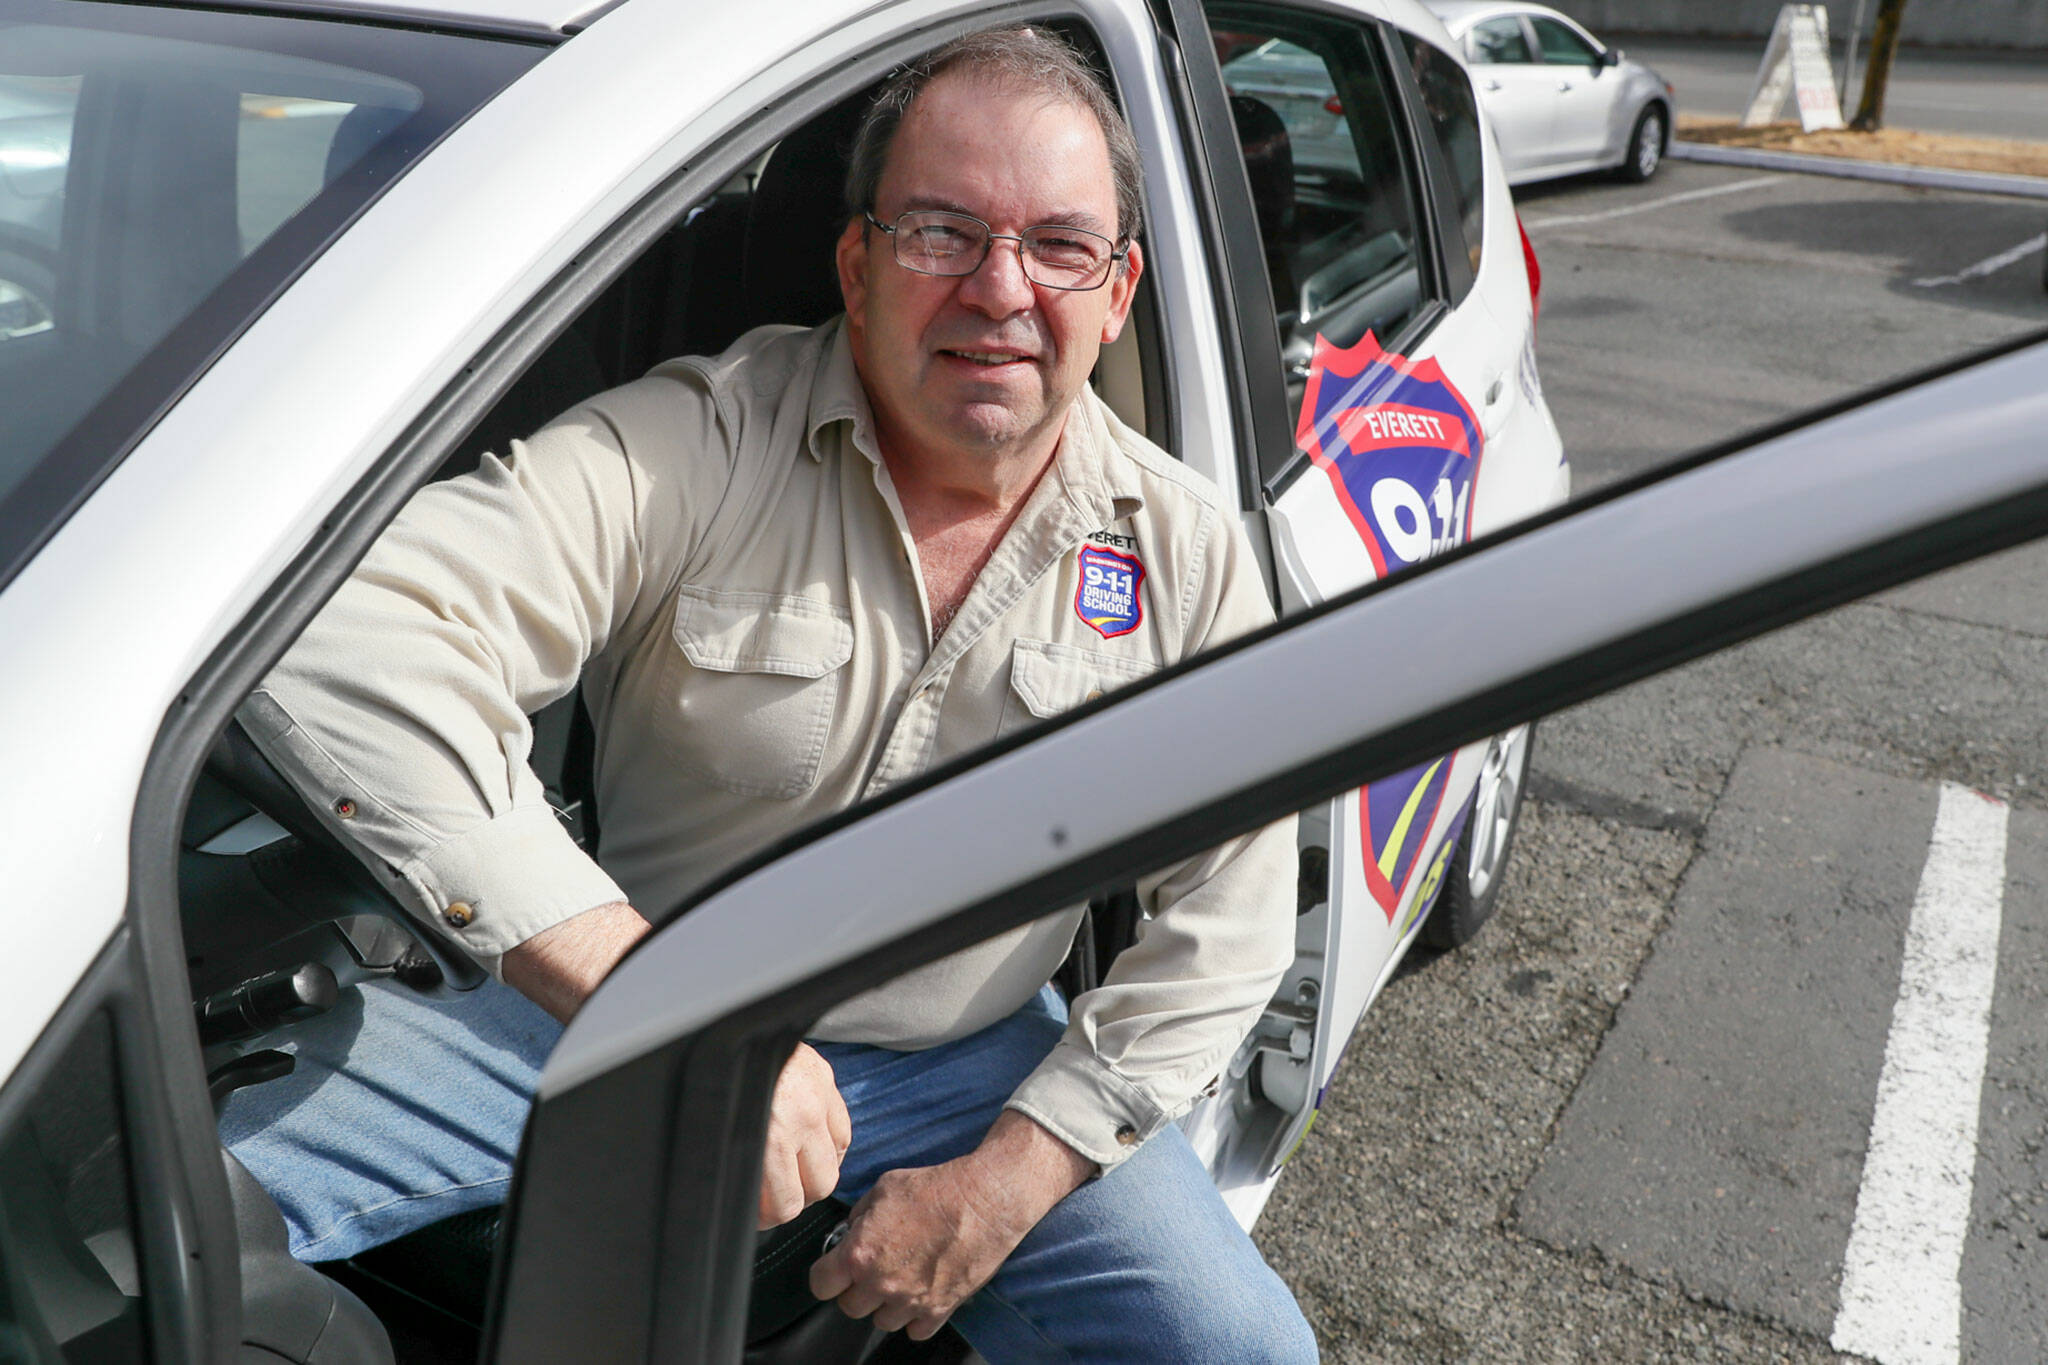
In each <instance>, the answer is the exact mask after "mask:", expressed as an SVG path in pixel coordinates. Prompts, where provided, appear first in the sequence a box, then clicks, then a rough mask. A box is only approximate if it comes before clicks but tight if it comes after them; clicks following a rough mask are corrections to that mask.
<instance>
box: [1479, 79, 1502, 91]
mask: <svg viewBox="0 0 2048 1365" xmlns="http://www.w3.org/2000/svg"><path fill="white" fill-rule="evenodd" d="M1483 88H1484V89H1487V90H1498V89H1500V82H1499V81H1488V82H1487V83H1486V85H1485V86H1484V87H1483Z"/></svg>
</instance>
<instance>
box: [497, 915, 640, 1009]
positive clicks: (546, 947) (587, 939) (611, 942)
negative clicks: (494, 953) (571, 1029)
mask: <svg viewBox="0 0 2048 1365" xmlns="http://www.w3.org/2000/svg"><path fill="white" fill-rule="evenodd" d="M646 932H647V921H646V920H644V919H642V918H640V912H639V911H637V910H635V909H634V908H633V907H632V906H630V905H628V904H626V903H625V902H624V901H613V902H612V903H611V904H609V905H600V906H598V907H597V908H595V909H593V910H585V911H584V912H583V913H582V914H580V915H577V916H576V917H575V918H573V919H566V920H563V921H562V922H561V923H560V924H557V925H555V926H553V927H552V928H548V929H543V930H542V931H541V932H539V933H538V934H535V935H534V936H533V937H532V938H530V939H528V940H526V942H524V943H522V944H520V945H519V946H518V947H516V948H513V949H512V950H511V951H509V952H507V953H506V954H505V957H504V961H503V962H502V963H500V964H499V965H500V970H502V971H503V973H504V976H505V984H506V985H508V986H510V987H512V988H513V989H514V990H516V991H518V992H519V993H520V994H521V995H523V996H525V997H526V998H527V999H529V1000H531V1001H533V1002H534V1003H535V1004H537V1005H539V1006H540V1007H541V1008H542V1009H544V1010H546V1011H547V1012H548V1013H549V1014H552V1015H553V1016H555V1018H557V1019H559V1020H561V1021H562V1022H563V1023H565V1024H566V1023H568V1022H569V1019H570V1017H571V1016H572V1015H574V1014H575V1013H576V1011H577V1010H579V1009H581V1008H582V1007H583V1002H584V1000H585V999H587V998H588V997H589V995H590V993H591V992H592V991H594V990H596V989H597V983H598V982H600V981H602V980H604V978H605V975H606V974H607V973H608V972H610V971H611V969H612V968H613V967H614V966H616V965H618V961H619V959H620V958H622V957H624V956H625V955H626V950H627V949H628V948H631V947H632V946H633V945H634V944H635V943H637V942H639V941H640V937H641V935H643V934H645V933H646Z"/></svg>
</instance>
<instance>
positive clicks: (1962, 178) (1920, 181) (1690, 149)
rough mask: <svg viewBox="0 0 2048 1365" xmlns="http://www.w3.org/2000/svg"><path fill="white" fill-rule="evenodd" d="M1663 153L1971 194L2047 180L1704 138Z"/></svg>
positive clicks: (2039, 190)
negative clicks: (1734, 144)
mask: <svg viewBox="0 0 2048 1365" xmlns="http://www.w3.org/2000/svg"><path fill="white" fill-rule="evenodd" d="M1667 155H1668V156H1669V157H1670V158H1671V159H1672V160H1674V161H1704V162H1711V163H1713V164H1715V165H1721V166H1753V167H1756V168H1757V169H1759V170H1766V171H1798V172H1799V173H1801V174H1803V175H1835V176H1842V177H1844V178H1846V179H1850V180H1881V181H1884V182H1886V183H1888V184H1893V185H1914V186H1918V187H1919V188H1921V189H1929V190H1962V191H1965V192H1968V193H1974V194H2011V195H2017V196H2019V197H2021V198H2025V199H2048V179H2043V178H2042V177H2040V176H2032V175H2000V174H1998V173H1996V172H1993V171H1949V170H1940V169H1937V168H1935V167H1932V166H1901V165H1898V164H1896V163H1894V162H1890V161H1855V160H1852V159H1850V158H1848V157H1841V156H1804V155H1801V154H1799V153H1797V152H1766V151H1759V150H1757V149H1755V148H1753V147H1718V146H1715V145H1714V144H1712V143H1708V142H1682V141H1679V140H1677V139H1675V138H1674V139H1673V140H1672V143H1671V148H1670V151H1669V152H1668V153H1667Z"/></svg>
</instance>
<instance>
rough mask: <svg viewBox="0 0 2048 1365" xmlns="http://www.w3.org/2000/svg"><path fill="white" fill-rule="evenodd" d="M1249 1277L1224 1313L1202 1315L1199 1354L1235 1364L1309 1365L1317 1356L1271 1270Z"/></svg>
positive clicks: (1289, 1295) (1303, 1321)
mask: <svg viewBox="0 0 2048 1365" xmlns="http://www.w3.org/2000/svg"><path fill="white" fill-rule="evenodd" d="M1261 1268H1262V1269H1265V1273H1264V1274H1263V1275H1255V1276H1248V1277H1246V1279H1245V1280H1243V1281H1241V1282H1240V1283H1239V1284H1238V1285H1237V1286H1236V1290H1237V1293H1238V1295H1239V1298H1238V1301H1237V1302H1236V1303H1234V1304H1232V1305H1231V1307H1230V1310H1229V1311H1228V1312H1222V1313H1215V1312H1212V1313H1209V1314H1205V1315H1204V1317H1203V1322H1204V1330H1203V1335H1204V1337H1206V1338H1207V1340H1206V1341H1205V1342H1204V1351H1203V1358H1204V1359H1207V1360H1215V1361H1232V1362H1239V1365H1313V1363H1314V1362H1315V1361H1317V1360H1319V1359H1320V1358H1321V1353H1320V1350H1319V1348H1318V1347H1317V1345H1316V1334H1315V1332H1314V1330H1313V1329H1312V1328H1310V1327H1309V1325H1308V1319H1307V1318H1305V1317H1303V1316H1302V1312H1301V1305H1300V1304H1298V1303H1296V1302H1295V1300H1294V1294H1293V1292H1292V1291H1290V1290H1289V1289H1288V1288H1287V1285H1286V1283H1285V1282H1284V1281H1282V1280H1281V1278H1280V1277H1279V1276H1278V1275H1276V1274H1274V1273H1273V1272H1272V1271H1271V1270H1270V1269H1266V1268H1264V1267H1261Z"/></svg>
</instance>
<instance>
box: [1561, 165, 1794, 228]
mask: <svg viewBox="0 0 2048 1365" xmlns="http://www.w3.org/2000/svg"><path fill="white" fill-rule="evenodd" d="M1777 181H1778V177H1777V176H1774V175H1760V176H1757V177H1756V178H1754V179H1752V180H1738V181H1736V182H1735V183H1734V184H1732V185H1709V186H1708V187H1707V188H1706V189H1703V190H1687V191H1686V192H1685V193H1683V194H1667V195H1665V196H1664V197H1663V198H1662V199H1651V200H1649V201H1647V202H1645V203H1641V204H1628V205H1625V206H1624V207H1622V208H1618V209H1607V210H1605V211H1603V212H1600V213H1574V214H1568V215H1565V216H1562V217H1557V218H1524V219H1523V220H1522V225H1523V226H1524V227H1526V228H1528V229H1529V230H1530V231H1531V232H1536V231H1539V230H1541V229H1543V228H1552V227H1570V226H1571V225H1572V224H1574V223H1604V222H1606V221H1607V220H1609V219H1610V218H1626V217H1628V216H1629V215H1630V214H1634V213H1648V212H1649V211H1650V210H1651V209H1661V208H1666V207H1668V206H1670V205H1672V204H1689V203H1691V202H1692V201H1693V200H1695V199H1712V198H1714V197H1715V196H1716V195H1721V194H1733V193H1735V192H1736V191H1737V190H1753V189H1756V188H1757V187H1758V186H1760V185H1772V184H1776V183H1777Z"/></svg>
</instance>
